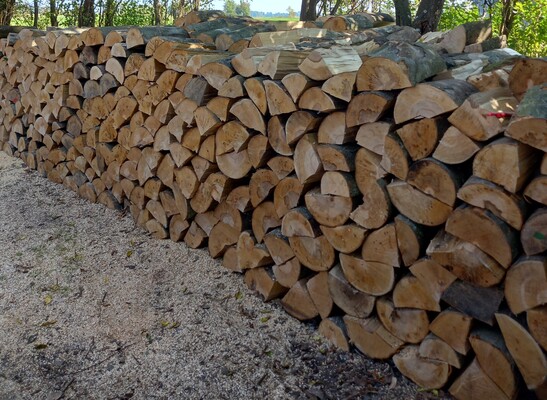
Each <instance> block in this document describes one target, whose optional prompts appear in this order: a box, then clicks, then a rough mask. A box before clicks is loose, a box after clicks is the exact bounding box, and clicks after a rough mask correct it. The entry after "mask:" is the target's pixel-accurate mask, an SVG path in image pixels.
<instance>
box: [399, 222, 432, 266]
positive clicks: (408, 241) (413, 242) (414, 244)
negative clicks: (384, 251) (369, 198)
mask: <svg viewBox="0 0 547 400" xmlns="http://www.w3.org/2000/svg"><path fill="white" fill-rule="evenodd" d="M395 233H396V236H397V247H398V248H399V252H400V254H401V260H402V261H403V264H404V265H405V266H407V267H408V266H410V265H412V264H413V263H414V262H415V261H416V260H417V259H418V258H419V257H420V255H421V254H422V251H423V249H424V247H425V242H426V240H425V234H424V231H423V228H422V227H421V226H419V225H418V224H416V223H415V222H413V221H411V220H410V219H408V218H407V217H405V216H404V215H401V214H399V215H397V216H396V217H395Z"/></svg>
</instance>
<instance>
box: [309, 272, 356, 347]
mask: <svg viewBox="0 0 547 400" xmlns="http://www.w3.org/2000/svg"><path fill="white" fill-rule="evenodd" d="M308 282H309V281H308ZM317 331H318V332H319V334H320V335H322V336H323V337H324V338H326V339H327V340H328V341H329V342H330V343H332V344H333V345H334V346H335V347H336V348H338V349H340V350H343V351H349V349H350V347H349V343H348V334H347V331H346V326H345V325H344V321H343V320H342V318H341V317H330V318H323V320H321V323H320V324H319V328H318V330H317Z"/></svg>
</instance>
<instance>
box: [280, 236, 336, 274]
mask: <svg viewBox="0 0 547 400" xmlns="http://www.w3.org/2000/svg"><path fill="white" fill-rule="evenodd" d="M289 243H290V245H291V248H292V249H293V251H294V254H295V255H296V257H297V258H298V260H299V261H300V262H301V263H302V264H303V265H305V266H306V267H308V268H309V269H311V270H312V271H316V272H319V271H328V270H329V269H330V268H331V267H332V265H333V264H334V262H335V259H336V254H335V251H334V248H333V247H332V246H331V245H330V243H329V242H328V240H327V239H326V238H325V237H324V236H318V237H305V236H291V237H289Z"/></svg>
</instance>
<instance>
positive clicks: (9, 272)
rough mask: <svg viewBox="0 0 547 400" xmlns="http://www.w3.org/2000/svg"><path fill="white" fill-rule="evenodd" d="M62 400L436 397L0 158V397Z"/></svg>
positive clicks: (209, 265) (215, 269) (232, 279)
mask: <svg viewBox="0 0 547 400" xmlns="http://www.w3.org/2000/svg"><path fill="white" fill-rule="evenodd" d="M61 398H65V399H129V398H133V399H307V398H310V399H314V398H317V399H348V398H352V399H380V398H382V399H388V398H389V399H415V398H439V396H438V395H436V394H435V393H431V392H422V391H419V389H418V388H416V386H415V385H413V384H412V383H411V382H409V381H408V380H406V379H404V378H403V377H401V375H400V374H399V373H398V372H397V371H396V369H395V368H394V366H393V365H392V364H389V363H381V362H373V361H370V360H367V359H366V358H365V357H363V356H361V355H359V354H357V353H356V352H353V353H349V354H348V353H343V352H338V351H335V350H334V349H332V348H331V347H330V346H329V345H328V344H327V343H325V342H324V341H323V340H322V339H321V338H320V337H319V336H318V335H317V334H316V332H315V326H314V325H313V324H302V323H300V322H299V321H297V320H295V319H293V318H292V317H290V316H289V315H288V314H286V313H285V312H284V311H283V310H282V308H281V307H280V305H279V304H277V303H276V302H272V303H269V304H266V303H263V302H262V300H261V299H260V298H259V297H257V296H256V295H255V294H254V293H252V292H251V291H249V290H248V289H247V288H246V287H245V285H244V284H243V279H242V277H241V276H239V275H237V274H233V273H231V272H228V271H226V270H223V268H222V266H221V265H220V263H218V262H216V261H215V260H212V259H211V258H210V257H209V256H208V255H207V253H206V252H205V251H203V250H190V249H188V248H187V247H185V245H184V244H180V243H173V242H171V241H168V240H165V241H159V240H154V239H152V238H150V237H149V236H148V235H146V234H145V233H144V232H143V231H142V230H141V229H139V228H136V227H135V226H134V223H133V221H132V219H131V218H130V216H124V215H123V214H122V213H119V212H115V211H111V210H108V209H106V208H104V207H103V206H101V205H97V204H90V203H88V202H86V201H84V200H82V199H80V198H78V197H77V196H76V195H75V194H74V193H72V192H71V191H70V190H68V189H66V188H64V187H63V186H61V185H56V184H54V183H52V182H49V181H47V180H46V179H44V178H42V177H40V176H38V174H37V173H35V172H31V171H28V170H27V169H25V168H24V167H23V166H22V164H21V163H20V162H19V161H18V160H16V159H14V158H10V157H8V156H6V155H5V154H4V153H2V152H0V399H2V400H3V399H10V400H11V399H61Z"/></svg>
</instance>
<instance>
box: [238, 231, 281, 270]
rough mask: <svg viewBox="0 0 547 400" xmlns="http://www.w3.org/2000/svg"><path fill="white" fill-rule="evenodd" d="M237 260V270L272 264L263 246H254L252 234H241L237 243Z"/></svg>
mask: <svg viewBox="0 0 547 400" xmlns="http://www.w3.org/2000/svg"><path fill="white" fill-rule="evenodd" d="M237 259H238V264H239V269H241V270H246V269H250V268H257V267H262V266H265V265H269V264H271V263H272V258H271V257H270V253H269V251H268V250H267V249H266V248H265V246H264V245H263V244H260V245H256V243H255V241H254V238H253V236H252V233H250V232H249V231H244V232H241V234H240V235H239V239H238V241H237Z"/></svg>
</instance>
